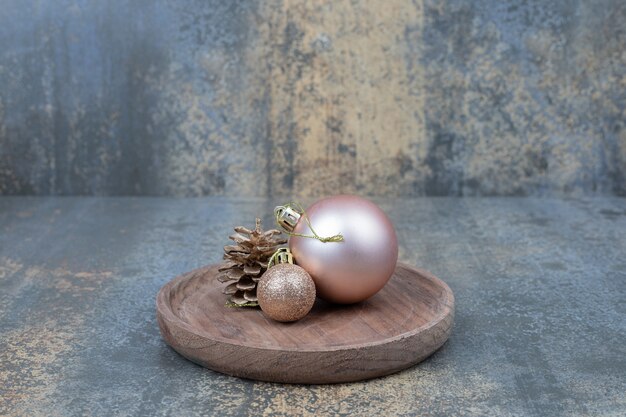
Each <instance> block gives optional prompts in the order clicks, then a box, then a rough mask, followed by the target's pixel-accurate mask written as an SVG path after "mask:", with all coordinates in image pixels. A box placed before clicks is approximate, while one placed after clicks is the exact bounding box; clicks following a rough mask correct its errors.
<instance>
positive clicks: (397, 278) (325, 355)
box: [156, 264, 454, 384]
mask: <svg viewBox="0 0 626 417" xmlns="http://www.w3.org/2000/svg"><path fill="white" fill-rule="evenodd" d="M216 273H217V265H212V266H207V267H205V268H201V269H198V270H195V271H192V272H189V273H187V274H184V275H182V276H179V277H177V278H175V279H173V280H172V281H170V282H169V283H168V284H166V285H165V286H163V288H161V290H160V292H159V294H158V295H157V299H156V306H157V319H158V323H159V327H160V329H161V334H162V335H163V337H164V339H165V341H166V342H167V343H168V344H169V345H170V346H172V347H173V348H174V349H175V350H176V351H178V352H179V353H180V354H181V355H183V356H185V357H186V358H188V359H190V360H192V361H194V362H196V363H198V364H200V365H202V366H205V367H207V368H210V369H213V370H215V371H219V372H222V373H225V374H229V375H234V376H239V377H243V378H250V379H258V380H264V381H273V382H286V383H309V384H312V383H335V382H349V381H358V380H363V379H368V378H373V377H377V376H382V375H387V374H390V373H393V372H396V371H399V370H401V369H404V368H407V367H410V366H412V365H414V364H416V363H418V362H420V361H422V360H423V359H424V358H426V357H428V356H429V355H430V354H432V353H433V352H434V351H436V350H437V349H438V348H439V347H441V345H443V343H444V342H445V341H446V340H447V339H448V336H449V335H450V332H451V327H452V322H453V317H454V296H453V294H452V291H451V290H450V288H449V287H448V286H447V285H446V284H445V283H444V282H443V281H441V280H440V279H438V278H437V277H435V276H433V275H431V274H429V273H428V272H425V271H422V270H419V269H416V268H413V267H411V266H408V265H404V264H398V266H397V268H396V271H395V273H394V275H393V277H392V278H391V280H390V281H389V283H388V284H387V285H386V286H385V287H384V288H383V289H382V290H381V291H380V292H379V293H378V294H376V295H375V296H374V297H372V298H370V299H369V300H366V301H364V302H362V303H358V304H354V305H349V306H340V305H333V304H329V303H326V302H324V301H322V300H319V299H318V300H317V301H316V304H315V305H314V307H313V310H312V311H311V313H309V314H308V315H307V316H306V317H305V318H304V319H302V320H300V321H298V322H295V323H278V322H275V321H273V320H271V319H269V318H266V317H265V316H264V315H263V313H262V312H261V311H260V310H259V309H236V308H229V307H226V306H225V299H224V295H223V294H222V293H221V288H222V286H223V284H221V283H220V282H218V281H217V280H216V279H215V276H216Z"/></svg>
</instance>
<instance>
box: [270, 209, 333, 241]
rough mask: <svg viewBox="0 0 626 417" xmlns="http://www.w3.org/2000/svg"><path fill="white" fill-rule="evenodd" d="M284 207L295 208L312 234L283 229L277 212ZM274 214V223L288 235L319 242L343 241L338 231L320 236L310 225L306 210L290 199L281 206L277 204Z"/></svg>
mask: <svg viewBox="0 0 626 417" xmlns="http://www.w3.org/2000/svg"><path fill="white" fill-rule="evenodd" d="M285 208H290V209H293V210H296V211H298V212H299V213H300V215H301V216H302V217H304V220H305V221H306V224H307V225H308V226H309V229H310V230H311V233H312V235H305V234H302V233H294V232H291V231H289V230H287V229H285V228H284V227H283V226H281V224H280V223H279V221H278V220H279V212H280V209H285ZM274 216H275V218H276V225H278V227H279V228H281V229H282V230H283V232H285V233H286V234H288V235H289V236H297V237H307V238H311V239H317V240H319V241H320V242H323V243H326V242H343V241H344V239H343V235H342V234H341V233H338V234H336V235H334V236H328V237H321V236H320V235H318V234H317V233H316V232H315V230H313V226H311V220H309V216H308V215H307V214H306V212H305V211H304V208H302V206H301V205H300V204H298V203H296V202H293V201H290V202H289V203H287V204H285V205H282V206H277V207H276V208H275V209H274Z"/></svg>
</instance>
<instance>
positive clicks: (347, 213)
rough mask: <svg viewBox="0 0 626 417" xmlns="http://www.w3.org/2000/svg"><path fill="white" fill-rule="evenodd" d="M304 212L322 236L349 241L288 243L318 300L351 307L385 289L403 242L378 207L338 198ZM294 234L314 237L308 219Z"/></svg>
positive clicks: (296, 240) (355, 198) (295, 240)
mask: <svg viewBox="0 0 626 417" xmlns="http://www.w3.org/2000/svg"><path fill="white" fill-rule="evenodd" d="M305 212H306V214H307V215H308V216H309V219H310V222H311V225H312V226H313V228H314V229H315V231H316V232H317V234H318V235H320V236H331V235H335V234H337V233H341V235H342V236H343V238H344V241H343V242H321V241H319V240H318V239H311V238H305V237H298V236H292V237H291V238H290V239H289V248H290V249H291V252H292V253H293V256H294V259H295V261H296V263H297V264H298V265H300V266H301V267H303V268H304V269H305V270H306V271H307V272H308V273H309V274H311V277H312V278H313V281H315V286H316V288H317V295H318V296H319V297H321V298H323V299H325V300H327V301H330V302H334V303H341V304H350V303H356V302H359V301H363V300H365V299H367V298H369V297H371V296H373V295H374V294H376V293H377V292H378V291H379V290H380V289H381V288H383V286H384V285H385V284H386V283H387V281H388V280H389V278H391V275H392V274H393V272H394V270H395V267H396V262H397V260H398V240H397V237H396V232H395V230H394V228H393V224H392V223H391V221H390V220H389V218H388V217H387V215H385V213H384V212H383V211H382V210H381V209H380V208H379V207H378V206H376V205H375V204H374V203H372V202H371V201H369V200H366V199H364V198H361V197H358V196H353V195H339V196H334V197H329V198H325V199H323V200H320V201H318V202H316V203H315V204H313V205H312V206H311V207H309V208H308V209H306V211H305ZM303 217H304V216H303ZM293 232H294V233H300V234H306V235H310V234H311V233H312V232H311V230H310V228H309V227H308V225H307V224H306V222H305V221H304V218H300V220H299V221H298V223H297V225H296V227H295V228H294V230H293Z"/></svg>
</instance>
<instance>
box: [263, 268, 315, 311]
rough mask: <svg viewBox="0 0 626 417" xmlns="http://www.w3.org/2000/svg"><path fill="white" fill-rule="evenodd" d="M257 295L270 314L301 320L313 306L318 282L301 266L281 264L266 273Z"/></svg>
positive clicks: (264, 309)
mask: <svg viewBox="0 0 626 417" xmlns="http://www.w3.org/2000/svg"><path fill="white" fill-rule="evenodd" d="M257 298H258V299H259V306H261V310H263V313H265V314H266V315H267V316H268V317H270V318H272V319H274V320H276V321H283V322H288V321H296V320H300V319H301V318H302V317H304V316H306V315H307V313H308V312H309V311H311V308H312V307H313V303H314V302H315V283H313V279H312V278H311V276H310V275H309V273H308V272H306V271H305V270H304V269H302V268H301V267H299V266H298V265H294V264H288V263H285V264H278V265H275V266H273V267H271V268H270V269H268V270H267V271H266V272H265V274H263V277H262V278H261V280H260V281H259V285H258V287H257Z"/></svg>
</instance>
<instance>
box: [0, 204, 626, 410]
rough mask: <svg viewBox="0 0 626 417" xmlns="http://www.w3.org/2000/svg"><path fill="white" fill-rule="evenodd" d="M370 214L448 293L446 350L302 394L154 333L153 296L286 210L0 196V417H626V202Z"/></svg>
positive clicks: (428, 207) (299, 388)
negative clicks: (188, 354)
mask: <svg viewBox="0 0 626 417" xmlns="http://www.w3.org/2000/svg"><path fill="white" fill-rule="evenodd" d="M374 201H376V202H377V203H379V204H380V205H381V207H382V208H383V209H384V210H385V211H387V213H388V214H389V216H390V218H391V219H392V221H393V222H394V223H395V225H396V229H397V232H398V238H399V242H400V255H399V256H400V260H402V261H404V262H407V263H409V264H413V265H416V266H418V267H420V268H424V269H427V270H429V271H431V272H433V273H434V274H435V275H437V276H439V277H440V278H442V279H443V280H445V281H446V282H447V283H448V284H449V285H450V287H451V288H452V290H453V291H454V293H455V296H456V318H455V324H454V329H453V332H452V336H451V337H450V339H449V341H448V342H447V343H446V344H445V345H444V346H443V347H442V348H441V349H440V350H439V351H438V352H436V353H435V354H434V355H433V356H431V357H430V358H429V359H427V360H426V361H424V362H422V363H421V364H419V365H417V366H415V367H413V368H410V369H408V370H406V371H403V372H400V373H398V374H395V375H391V376H388V377H385V378H380V379H375V380H371V381H367V382H359V383H352V384H340V385H319V386H303V385H281V384H271V383H264V382H255V381H249V380H242V379H237V378H234V377H229V376H226V375H221V374H219V373H216V372H213V371H209V370H206V369H204V368H201V367H200V366H197V365H195V364H193V363H191V362H189V361H187V360H185V359H184V358H182V357H181V356H179V355H178V354H177V353H176V352H175V351H173V350H172V349H170V348H169V347H168V346H167V345H166V344H165V343H164V342H163V340H162V339H161V336H160V334H159V330H158V326H157V323H156V318H155V296H156V293H157V291H158V290H159V288H160V287H161V286H162V285H163V284H164V283H166V282H167V281H168V280H170V279H171V278H173V277H174V276H176V275H178V274H181V273H183V272H185V271H188V270H191V269H193V268H196V267H199V266H202V265H205V264H209V263H215V262H218V261H219V260H220V259H221V251H222V246H223V245H224V244H226V243H228V239H227V236H228V235H229V234H230V232H231V228H232V227H233V226H236V225H240V224H243V225H252V224H253V223H254V218H255V217H256V216H257V215H261V217H262V218H263V219H264V222H265V225H266V226H268V227H270V226H271V211H272V208H273V207H274V205H276V204H278V203H281V202H282V201H279V200H277V201H270V200H266V199H235V198H222V197H210V198H196V199H175V198H146V197H143V198H135V197H119V198H117V197H116V198H108V197H107V198H96V197H1V198H0V415H2V416H57V415H58V416H66V415H67V416H83V415H94V416H105V415H107V416H108V415H119V416H138V415H150V416H166V415H181V416H194V415H216V416H245V415H250V416H252V415H254V416H282V415H285V416H287V415H305V416H306V415H311V416H313V415H315V416H322V415H350V416H377V415H388V416H392V415H393V416H396V415H398V416H412V415H422V416H423V415H432V416H437V415H441V416H450V415H455V416H463V415H477V416H478V415H498V416H520V415H531V416H534V415H536V416H561V415H563V416H565V415H567V416H571V415H575V416H578V415H580V416H586V415H589V416H596V415H604V416H607V415H614V416H617V415H625V414H626V199H623V198H612V197H602V198H601V197H597V198H580V199H535V198H482V199H458V198H422V199H394V200H389V199H375V200H374ZM308 202H310V201H303V203H308Z"/></svg>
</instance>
